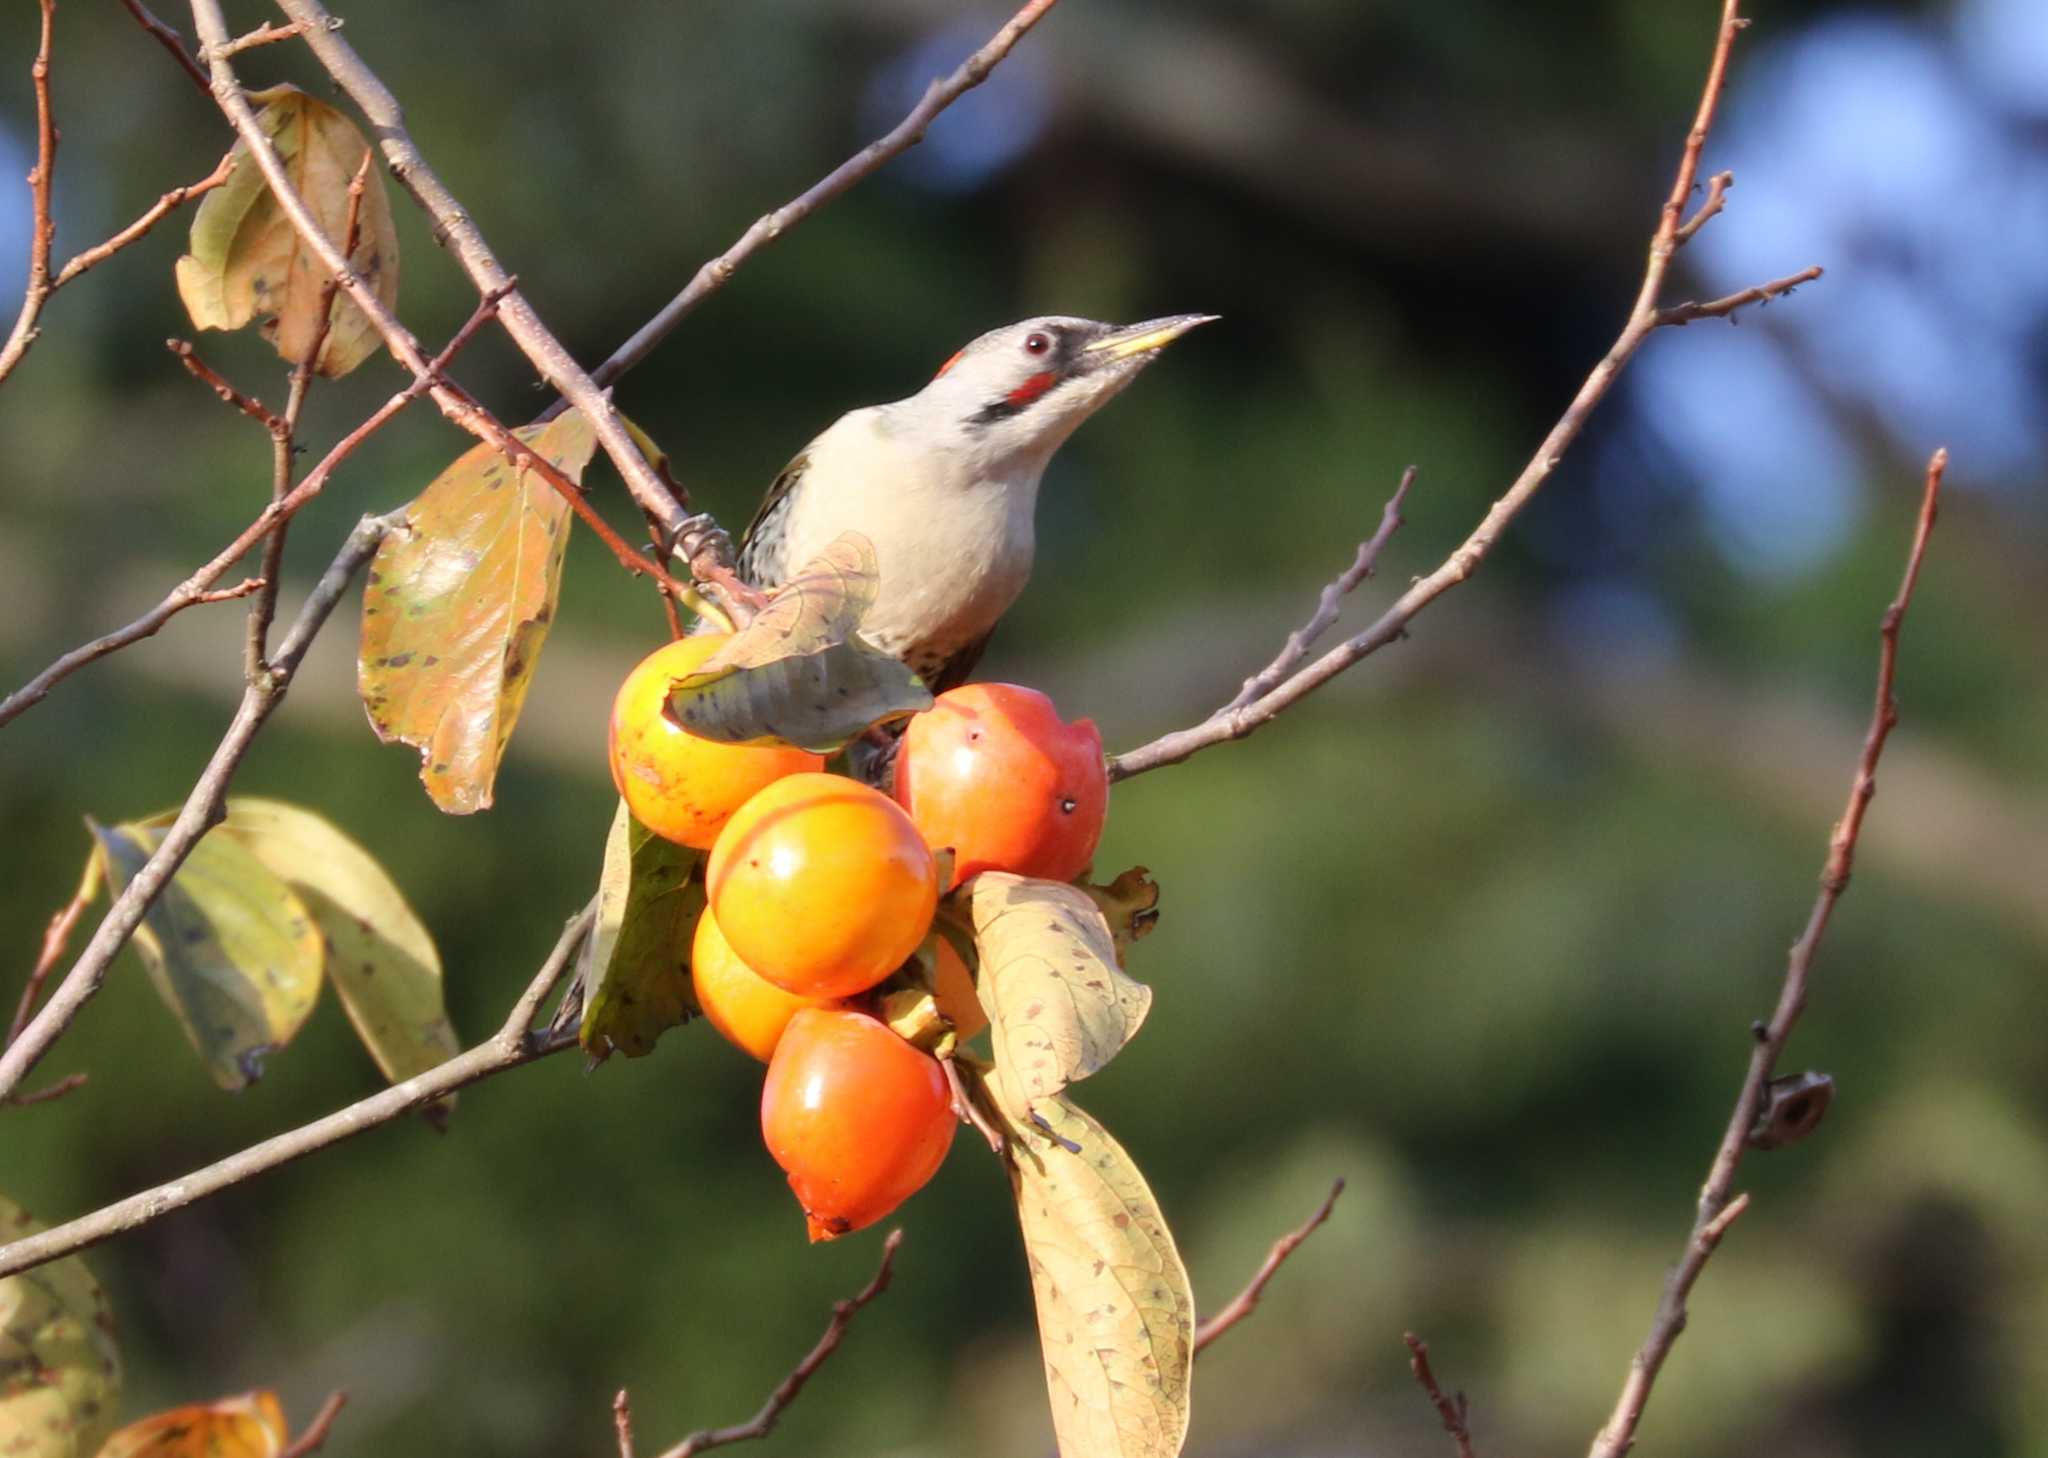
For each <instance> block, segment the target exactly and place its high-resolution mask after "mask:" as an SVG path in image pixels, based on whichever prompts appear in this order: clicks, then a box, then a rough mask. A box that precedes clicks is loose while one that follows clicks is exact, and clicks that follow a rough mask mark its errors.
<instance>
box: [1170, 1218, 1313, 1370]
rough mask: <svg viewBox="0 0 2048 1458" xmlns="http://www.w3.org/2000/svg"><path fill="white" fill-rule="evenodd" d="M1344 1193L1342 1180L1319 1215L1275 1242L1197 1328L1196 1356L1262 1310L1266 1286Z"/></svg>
mask: <svg viewBox="0 0 2048 1458" xmlns="http://www.w3.org/2000/svg"><path fill="white" fill-rule="evenodd" d="M1343 1193H1344V1181H1342V1180H1338V1181H1337V1182H1336V1183H1335V1184H1333V1185H1331V1186H1330V1193H1329V1194H1328V1195H1326V1196H1325V1197H1324V1198H1323V1203H1322V1204H1321V1205H1319V1206H1317V1207H1316V1212H1315V1214H1313V1215H1311V1216H1309V1217H1308V1219H1307V1220H1305V1221H1303V1222H1302V1223H1301V1224H1300V1225H1298V1226H1296V1227H1295V1228H1294V1229H1293V1230H1290V1231H1288V1232H1287V1234H1285V1235H1283V1236H1281V1237H1280V1238H1279V1239H1278V1240H1276V1241H1274V1242H1273V1248H1272V1249H1271V1250H1269V1251H1267V1252H1266V1258H1265V1260H1264V1261H1262V1262H1260V1264H1259V1268H1258V1270H1256V1271H1254V1272H1253V1273H1252V1278H1251V1280H1250V1281H1249V1282H1248V1283H1246V1285H1245V1288H1244V1289H1243V1290H1242V1291H1240V1292H1238V1293H1237V1294H1236V1295H1235V1296H1233V1297H1231V1298H1230V1300H1229V1301H1228V1302H1226V1303H1225V1304H1224V1307H1223V1309H1222V1310H1221V1311H1218V1312H1217V1313H1216V1314H1215V1315H1214V1316H1212V1317H1210V1318H1209V1319H1208V1320H1206V1321H1204V1322H1202V1323H1201V1324H1200V1325H1198V1326H1197V1327H1196V1328H1195V1355H1196V1356H1198V1357H1199V1356H1201V1355H1202V1349H1203V1348H1204V1347H1206V1346H1208V1345H1209V1343H1211V1342H1213V1341H1215V1340H1216V1338H1218V1337H1220V1336H1222V1335H1223V1333H1225V1332H1227V1331H1229V1330H1230V1329H1231V1328H1232V1327H1233V1326H1236V1325H1237V1324H1238V1323H1239V1322H1240V1321H1243V1320H1244V1319H1245V1318H1246V1317H1247V1316H1250V1315H1251V1314H1252V1312H1253V1311H1255V1310H1256V1309H1257V1308H1258V1304H1259V1298H1260V1297H1261V1296H1264V1295H1265V1294H1266V1287H1267V1285H1268V1284H1269V1283H1270V1282H1271V1281H1272V1279H1273V1277H1274V1276H1275V1275H1277V1274H1279V1271H1280V1267H1281V1266H1282V1265H1284V1264H1285V1263H1286V1260H1287V1258H1288V1257H1289V1256H1291V1255H1293V1254H1294V1252H1295V1251H1296V1249H1298V1248H1299V1247H1300V1245H1301V1243H1302V1242H1303V1241H1305V1240H1307V1239H1308V1238H1309V1237H1310V1236H1311V1235H1314V1234H1315V1233H1316V1229H1317V1227H1319V1226H1320V1225H1322V1223H1323V1222H1324V1221H1325V1220H1328V1219H1329V1218H1330V1212H1331V1211H1332V1210H1334V1209H1335V1208H1336V1207H1337V1197H1338V1196H1339V1195H1341V1194H1343Z"/></svg>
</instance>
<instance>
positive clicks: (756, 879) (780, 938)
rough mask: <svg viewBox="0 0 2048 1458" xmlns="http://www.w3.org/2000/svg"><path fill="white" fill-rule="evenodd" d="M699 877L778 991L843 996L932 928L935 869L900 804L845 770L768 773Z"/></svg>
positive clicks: (740, 948) (729, 933) (743, 955)
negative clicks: (768, 780) (774, 776)
mask: <svg viewBox="0 0 2048 1458" xmlns="http://www.w3.org/2000/svg"><path fill="white" fill-rule="evenodd" d="M705 885H706V888H707V889H708V890H709V892H710V897H711V910H712V912H713V914H714V915H716V916H717V918H718V925H719V929H720V930H721V931H723V932H724V933H725V937H726V940H727V941H728V942H729V943H730V944H731V946H732V949H733V951H735V952H736V953H738V954H739V958H740V960H741V961H743V962H745V963H746V964H747V965H748V966H749V967H751V968H753V969H754V970H755V971H756V972H758V973H760V974H761V976H763V977H765V978H767V979H768V980H769V981H770V982H773V983H774V984H775V985H776V986H778V987H781V988H783V989H784V990H786V991H789V992H794V993H797V994H799V995H801V996H805V997H851V996H852V995H853V994H855V993H857V992H864V991H866V990H867V989H868V988H870V987H873V986H874V985H875V984H876V983H877V982H880V981H881V980H882V979H883V978H884V977H887V976H888V975H889V974H890V973H891V972H894V971H895V970H896V969H897V968H898V967H900V966H902V965H903V962H904V960H905V959H906V958H908V957H909V956H910V954H911V953H912V952H915V951H916V950H917V946H918V943H920V942H922V941H923V940H924V937H925V933H926V932H927V931H929V930H930V929H931V924H932V912H933V910H934V909H935V908H936V907H937V906H938V900H939V872H938V864H937V862H936V861H935V860H934V859H933V857H932V853H931V849H930V848H929V847H928V846H926V844H925V843H924V839H923V837H922V836H920V835H919V834H918V833H917V827H916V826H915V825H914V824H912V823H911V819H910V817H909V816H908V815H907V814H905V813H904V811H903V807H902V806H900V805H898V804H897V803H896V802H895V801H894V800H891V799H890V798H889V797H888V796H887V795H884V794H883V793H881V791H879V790H875V789H872V788H870V787H869V786H867V785H863V784H861V783H860V782H859V781H857V780H850V779H847V778H846V777H844V776H843V775H828V774H794V775H789V776H786V777H784V778H782V779H779V780H776V781H775V782H774V783H773V784H771V785H769V786H767V787H766V788H765V789H763V790H762V791H761V792H760V793H759V794H757V795H755V796H754V798H753V799H751V800H749V801H747V803H746V804H744V805H742V806H741V807H740V808H739V809H738V810H737V811H735V812H734V813H733V816H732V818H731V819H730V820H728V821H727V822H726V825H725V829H724V830H722V831H720V832H719V836H718V839H717V841H716V842H714V843H713V845H712V847H711V859H710V861H709V862H708V863H707V864H706V866H705Z"/></svg>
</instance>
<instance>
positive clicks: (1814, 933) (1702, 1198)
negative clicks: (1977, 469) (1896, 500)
mask: <svg viewBox="0 0 2048 1458" xmlns="http://www.w3.org/2000/svg"><path fill="white" fill-rule="evenodd" d="M1947 468H1948V452H1947V451H1946V450H1938V451H1936V452H1935V453H1934V456H1933V458H1932V459H1931V460H1929V461H1928V463H1927V481H1926V486H1925V488H1924V490H1923V492H1922V494H1921V498H1920V516H1919V521H1918V524H1917V525H1916V526H1915V528H1914V531H1913V545H1912V548H1911V550H1910V551H1909V552H1908V553H1907V556H1906V570H1905V575H1904V576H1903V577H1902V578H1901V580H1900V582H1899V591H1898V596H1896V597H1895V598H1893V599H1892V602H1891V605H1890V606H1889V607H1887V608H1886V609H1885V611H1884V617H1883V619H1882V620H1881V621H1880V623H1879V626H1878V660H1877V702H1876V705H1875V707H1874V708H1873V709H1872V710H1871V715H1870V728H1869V730H1868V732H1866V733H1865V735H1864V738H1863V751H1862V753H1861V754H1860V755H1859V756H1858V757H1857V760H1856V773H1855V776H1854V778H1853V779H1852V781H1851V783H1850V787H1849V803H1848V807H1847V808H1846V809H1845V810H1843V812H1842V818H1841V819H1840V820H1838V821H1836V822H1835V827H1834V830H1833V832H1832V833H1831V834H1830V835H1829V837H1828V854H1827V861H1826V863H1825V864H1824V865H1823V867H1822V869H1821V876H1820V892H1819V894H1818V895H1817V896H1816V897H1815V898H1814V903H1813V910H1812V912H1811V913H1810V914H1809V915H1808V916H1807V919H1806V929H1805V930H1804V931H1802V932H1801V933H1800V934H1799V940H1798V941H1796V942H1794V943H1793V944H1792V950H1791V953H1790V954H1789V955H1788V956H1787V958H1786V962H1785V977H1784V981H1783V983H1782V985H1781V986H1780V988H1779V990H1778V1005H1777V1008H1776V1010H1775V1011H1774V1012H1773V1013H1772V1014H1771V1020H1770V1021H1769V1022H1768V1023H1763V1024H1759V1025H1758V1027H1757V1029H1756V1039H1755V1046H1754V1047H1753V1048H1751V1050H1750V1055H1749V1071H1748V1073H1747V1074H1746V1075H1745V1077H1744V1078H1743V1080H1742V1092H1741V1094H1740V1095H1739V1096H1738V1097H1737V1099H1736V1101H1735V1110H1734V1112H1733V1113H1732V1114H1731V1115H1730V1116H1729V1119H1728V1127H1727V1129H1726V1130H1725V1131H1724V1132H1723V1133H1722V1135H1721V1144H1720V1147H1719V1148H1718V1149H1717V1150H1716V1151H1715V1153H1714V1162H1713V1164H1712V1165H1711V1166H1710V1167H1709V1169H1708V1171H1707V1179H1706V1183H1705V1184H1704V1185H1702V1186H1701V1187H1700V1194H1699V1203H1698V1205H1697V1207H1696V1208H1695V1210H1694V1214H1693V1224H1692V1230H1691V1232H1690V1233H1689V1234H1688V1235H1687V1236H1686V1241H1685V1251H1684V1254H1683V1255H1681V1256H1680V1258H1679V1262H1678V1264H1677V1265H1676V1266H1675V1267H1673V1269H1672V1271H1671V1274H1670V1276H1669V1277H1668V1278H1667V1279H1666V1281H1665V1283H1664V1294H1663V1296H1662V1298H1661V1299H1660V1300H1659V1301H1658V1303H1657V1314H1656V1316H1655V1318H1654V1319H1653V1320H1652V1321H1651V1323H1650V1331H1649V1334H1648V1335H1647V1336H1645V1337H1644V1338H1643V1344H1642V1346H1641V1347H1640V1348H1638V1349H1637V1351H1636V1355H1635V1358H1634V1359H1633V1360H1632V1361H1631V1362H1630V1363H1629V1373H1628V1378H1627V1380H1626V1381H1625V1382H1624V1383H1623V1384H1622V1389H1621V1396H1620V1398H1619V1399H1618V1400H1617V1401H1616V1402H1615V1405H1614V1412H1613V1413H1612V1415H1610V1416H1609V1418H1608V1419H1607V1424H1606V1426H1605V1427H1603V1428H1601V1429H1600V1432H1599V1434H1598V1435H1597V1436H1596V1437H1595V1438H1594V1440H1593V1446H1592V1448H1591V1450H1590V1458H1621V1455H1622V1454H1624V1453H1626V1452H1628V1450H1629V1447H1630V1446H1631V1445H1632V1444H1633V1443H1634V1442H1635V1432H1636V1427H1637V1424H1639V1423H1640V1422H1641V1421H1642V1416H1643V1408H1644V1406H1645V1404H1647V1403H1648V1402H1649V1400H1650V1389H1651V1387H1652V1386H1654V1385H1655V1383H1656V1381H1657V1374H1658V1372H1659V1371H1661V1370H1662V1368H1663V1366H1664V1359H1665V1358H1666V1357H1668V1356H1669V1355H1670V1354H1671V1348H1672V1345H1673V1344H1674V1343H1675V1342H1677V1340H1678V1335H1679V1333H1680V1332H1682V1331H1683V1330H1685V1322H1686V1299H1687V1298H1688V1297H1689V1296H1690V1295H1691V1293H1692V1288H1693V1285H1694V1283H1695V1282H1697V1281H1698V1280H1699V1278H1700V1272H1701V1271H1703V1270H1705V1269H1706V1264H1707V1260H1708V1258H1709V1257H1711V1256H1712V1255H1713V1253H1714V1248H1715V1246H1717V1245H1719V1244H1720V1241H1721V1236H1722V1235H1723V1234H1724V1233H1725V1232H1726V1231H1727V1229H1728V1227H1729V1225H1731V1224H1732V1223H1733V1222H1734V1221H1735V1220H1736V1219H1737V1218H1738V1217H1739V1216H1740V1215H1741V1214H1742V1212H1743V1210H1744V1209H1745V1208H1747V1205H1748V1197H1747V1196H1740V1195H1735V1194H1734V1193H1733V1191H1734V1187H1735V1173H1736V1170H1737V1168H1738V1167H1739V1166H1740V1165H1741V1163H1742V1155H1743V1151H1744V1149H1745V1148H1746V1147H1747V1146H1748V1142H1749V1135H1750V1131H1751V1130H1752V1129H1753V1128H1754V1127H1755V1124H1756V1116H1757V1111H1758V1110H1759V1109H1760V1108H1762V1107H1763V1103H1764V1098H1765V1087H1766V1085H1767V1084H1769V1082H1770V1080H1771V1076H1772V1074H1773V1073H1774V1072H1775V1070H1776V1068H1777V1064H1778V1058H1779V1056H1780V1055H1781V1054H1782V1053H1783V1052H1784V1048H1785V1044H1786V1043H1787V1041H1789V1040H1790V1038H1791V1036H1792V1030H1793V1028H1794V1027H1796V1026H1797V1025H1798V1022H1799V1015H1800V1014H1801V1013H1802V1012H1804V1011H1805V1010H1806V989H1807V982H1808V980H1809V978H1810V977H1811V975H1812V971H1813V958H1814V954H1815V953H1816V952H1817V951H1818V950H1819V948H1820V942H1821V937H1822V936H1823V935H1824V934H1825V933H1826V931H1827V927H1828V919H1829V917H1831V916H1832V915H1833V914H1834V910H1835V903H1836V902H1837V901H1839V900H1840V899H1841V896H1842V892H1843V891H1844V890H1846V889H1847V887H1848V885H1849V873H1850V870H1851V869H1852V868H1853V866H1854V864H1855V860H1856V839H1857V837H1858V836H1859V835H1861V834H1862V831H1863V816H1864V812H1865V811H1866V810H1868V809H1869V808H1870V799H1871V796H1872V795H1874V794H1876V793H1877V761H1878V757H1879V756H1880V755H1882V754H1883V753H1884V745H1885V740H1886V738H1887V737H1889V736H1890V734H1891V732H1892V727H1893V726H1894V725H1896V724H1897V723H1898V721H1899V705H1898V700H1897V699H1896V697H1895V696H1894V692H1893V690H1894V686H1895V684H1896V682H1897V677H1898V661H1899V627H1900V624H1902V623H1903V622H1904V621H1905V617H1906V608H1907V607H1908V605H1909V604H1911V602H1912V601H1913V589H1914V587H1915V586H1916V585H1918V583H1919V580H1920V563H1921V561H1922V559H1923V558H1924V557H1925V556H1926V554H1927V539H1928V536H1929V535H1930V534H1931V533H1932V532H1933V530H1934V519H1935V516H1936V514H1937V513H1938V511H1939V509H1940V503H1941V478H1942V473H1943V472H1944V471H1945V470H1947Z"/></svg>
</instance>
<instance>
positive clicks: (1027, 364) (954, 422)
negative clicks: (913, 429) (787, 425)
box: [895, 314, 1216, 465]
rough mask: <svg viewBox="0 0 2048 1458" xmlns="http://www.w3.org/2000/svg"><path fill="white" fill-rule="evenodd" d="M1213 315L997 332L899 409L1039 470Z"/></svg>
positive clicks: (1051, 320) (976, 448)
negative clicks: (1027, 460) (1036, 465)
mask: <svg viewBox="0 0 2048 1458" xmlns="http://www.w3.org/2000/svg"><path fill="white" fill-rule="evenodd" d="M1215 317H1216V316H1215V315H1214V314H1176V315H1173V316H1172V317H1170V318H1165V319H1148V320H1146V321H1145V322H1144V323H1142V324H1098V323H1096V322H1095V321H1094V320H1092V319H1072V318H1066V317H1062V316H1058V315H1048V316H1046V317H1044V318H1039V319H1025V320H1022V321H1020V322H1018V323H1015V324H1006V325H1004V326H1003V327H1002V328H1000V329H991V330H990V331H989V332H988V333H986V334H984V335H982V336H981V337H980V338H979V339H977V340H975V341H974V342H973V343H972V344H969V345H968V346H967V347H966V348H964V349H962V350H961V351H960V352H959V353H958V354H956V355H954V356H953V357H952V358H951V359H949V360H947V361H946V362H945V363H944V364H943V365H941V366H940V367H939V372H938V374H937V375H936V376H934V377H933V379H932V382H931V383H930V384H929V385H926V386H925V387H924V389H922V390H921V391H919V392H918V393H917V394H916V395H914V396H912V397H911V398H910V399H909V400H905V401H902V402H901V403H900V404H899V405H898V406H897V407H895V409H897V410H901V411H909V412H914V415H915V418H917V420H918V421H919V423H921V424H926V425H928V426H930V428H933V429H943V430H945V431H947V432H949V433H951V434H953V436H954V437H955V438H956V439H957V441H958V442H959V445H960V447H961V448H962V449H964V450H967V451H970V452H972V453H974V454H976V455H980V456H983V457H984V458H986V459H990V460H1001V459H1013V458H1019V459H1021V458H1036V459H1037V461H1038V463H1039V464H1041V465H1042V464H1043V462H1044V460H1045V458H1047V457H1049V456H1051V454H1052V453H1053V451H1054V450H1056V449H1057V448H1058V447H1059V445H1060V443H1061V442H1062V441H1064V440H1065V439H1066V438H1067V437H1068V436H1070V435H1072V434H1073V433H1074V430H1075V428H1076V427H1078V426H1079V425H1080V424H1081V422H1082V421H1084V420H1086V419H1087V418H1088V417H1089V416H1090V415H1093V414H1094V413H1095V412H1096V411H1097V410H1099V409H1101V408H1102V407H1103V406H1104V405H1106V404H1108V403H1109V401H1110V399H1111V398H1112V397H1114V396H1115V395H1116V393H1117V391H1119V390H1121V389H1123V387H1124V386H1125V385H1128V384H1129V383H1130V382H1131V381H1132V380H1133V379H1134V378H1136V377H1137V374H1138V372H1139V371H1140V370H1142V369H1144V368H1145V366H1146V365H1148V364H1150V363H1151V362H1152V361H1153V360H1154V359H1156V358H1158V355H1159V351H1160V350H1162V349H1164V348H1165V347H1166V346H1167V345H1169V344H1171V343H1172V342H1173V341H1174V340H1176V339H1178V338H1180V336H1181V335H1183V334H1185V333H1187V332H1188V331H1189V330H1190V329H1193V328H1194V327H1195V326H1196V325H1198V324H1207V323H1208V322H1209V321H1210V320H1212V319H1214V318H1215Z"/></svg>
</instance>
